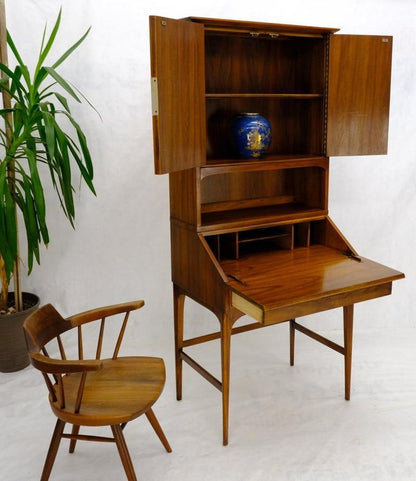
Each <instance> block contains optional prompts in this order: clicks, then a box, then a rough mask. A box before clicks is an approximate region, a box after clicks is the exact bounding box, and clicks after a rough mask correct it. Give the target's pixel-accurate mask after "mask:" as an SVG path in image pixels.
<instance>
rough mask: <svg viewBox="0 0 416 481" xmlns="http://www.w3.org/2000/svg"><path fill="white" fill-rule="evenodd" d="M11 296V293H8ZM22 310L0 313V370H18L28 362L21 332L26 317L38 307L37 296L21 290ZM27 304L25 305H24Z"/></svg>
mask: <svg viewBox="0 0 416 481" xmlns="http://www.w3.org/2000/svg"><path fill="white" fill-rule="evenodd" d="M9 296H13V294H9ZM23 306H24V310H23V311H20V312H15V313H13V314H7V315H0V371H1V372H14V371H20V369H23V368H25V367H26V366H27V365H28V364H29V354H28V352H27V348H26V341H25V336H24V334H23V323H24V322H25V319H26V317H28V316H29V314H32V312H34V311H36V309H38V307H39V297H38V296H36V295H35V294H30V293H29V292H23ZM26 306H27V307H26Z"/></svg>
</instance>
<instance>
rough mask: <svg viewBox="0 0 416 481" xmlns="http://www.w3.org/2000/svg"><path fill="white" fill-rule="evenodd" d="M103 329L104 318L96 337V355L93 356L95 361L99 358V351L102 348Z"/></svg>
mask: <svg viewBox="0 0 416 481" xmlns="http://www.w3.org/2000/svg"><path fill="white" fill-rule="evenodd" d="M104 327H105V317H103V318H102V319H101V324H100V334H99V336H98V344H97V353H96V355H95V359H100V358H101V349H102V347H103V339H104Z"/></svg>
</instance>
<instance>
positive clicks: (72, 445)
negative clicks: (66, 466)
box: [69, 424, 79, 453]
mask: <svg viewBox="0 0 416 481" xmlns="http://www.w3.org/2000/svg"><path fill="white" fill-rule="evenodd" d="M78 433H79V426H77V425H76V424H74V425H73V426H72V435H73V436H76V435H77V434H78ZM76 444H77V440H76V439H71V442H70V443H69V452H70V453H73V452H74V451H75V446H76Z"/></svg>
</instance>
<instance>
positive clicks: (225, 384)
mask: <svg viewBox="0 0 416 481" xmlns="http://www.w3.org/2000/svg"><path fill="white" fill-rule="evenodd" d="M230 324H231V322H230V321H229V319H228V317H227V316H224V317H223V319H222V322H221V372H222V443H223V445H224V446H227V444H228V424H229V405H230V350H231V349H230V348H231V329H232V326H231V325H230Z"/></svg>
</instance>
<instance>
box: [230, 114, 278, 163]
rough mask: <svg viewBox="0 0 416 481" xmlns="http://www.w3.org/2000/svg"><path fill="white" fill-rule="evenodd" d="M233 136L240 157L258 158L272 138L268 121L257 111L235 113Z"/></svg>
mask: <svg viewBox="0 0 416 481" xmlns="http://www.w3.org/2000/svg"><path fill="white" fill-rule="evenodd" d="M233 137H234V143H235V146H236V149H237V151H238V153H239V155H240V157H242V158H245V159H256V158H259V157H261V156H262V155H263V154H264V153H265V152H266V151H267V149H268V147H269V145H270V142H271V140H272V130H271V125H270V122H269V121H268V120H267V119H265V118H264V117H262V116H261V115H260V114H257V113H243V114H240V115H237V116H236V117H235V118H234V121H233Z"/></svg>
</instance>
